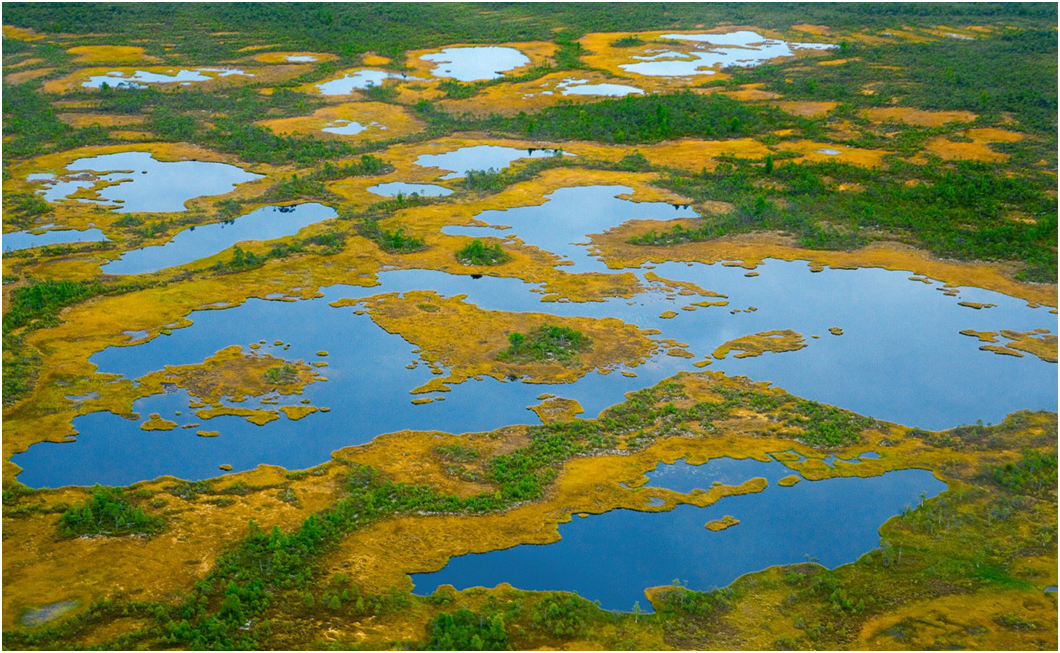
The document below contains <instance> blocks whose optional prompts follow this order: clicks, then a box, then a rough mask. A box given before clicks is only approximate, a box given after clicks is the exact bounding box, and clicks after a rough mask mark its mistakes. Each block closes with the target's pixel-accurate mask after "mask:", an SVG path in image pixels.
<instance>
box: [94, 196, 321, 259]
mask: <svg viewBox="0 0 1060 653" xmlns="http://www.w3.org/2000/svg"><path fill="white" fill-rule="evenodd" d="M336 215H337V213H336V212H335V209H333V208H331V207H330V206H324V205H323V204H300V205H297V206H263V207H261V208H260V209H257V210H255V211H251V212H250V213H248V214H246V215H244V216H240V217H238V218H235V219H234V220H232V221H230V222H215V223H213V224H207V225H201V226H198V227H189V228H187V229H185V230H184V231H181V232H179V233H177V235H175V236H173V239H172V240H170V241H169V242H168V243H166V244H164V245H154V246H151V247H144V248H142V249H136V250H133V251H131V252H126V253H125V254H123V255H122V257H121V258H120V259H118V260H116V261H111V262H110V263H108V264H106V265H104V266H103V272H104V273H105V274H145V273H150V272H157V271H159V270H163V269H165V268H169V267H173V266H175V265H184V264H186V263H191V262H193V261H197V260H199V259H201V258H205V257H207V256H212V255H214V254H217V253H219V252H223V251H225V250H226V249H228V248H229V247H231V246H232V245H235V244H236V243H241V242H244V241H248V240H273V239H274V238H282V237H284V236H292V235H294V234H296V233H298V231H299V230H301V229H302V228H303V227H307V226H309V225H311V224H315V223H317V222H320V221H322V220H328V219H330V218H334V217H335V216H336Z"/></svg>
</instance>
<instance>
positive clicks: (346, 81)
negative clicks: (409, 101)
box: [317, 70, 414, 95]
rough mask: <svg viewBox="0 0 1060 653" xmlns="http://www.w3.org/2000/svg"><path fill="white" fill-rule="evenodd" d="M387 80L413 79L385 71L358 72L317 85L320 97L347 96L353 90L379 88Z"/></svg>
mask: <svg viewBox="0 0 1060 653" xmlns="http://www.w3.org/2000/svg"><path fill="white" fill-rule="evenodd" d="M388 79H414V78H410V77H408V76H407V75H402V74H400V73H391V72H387V71H385V70H358V71H357V72H354V73H346V74H345V75H343V76H342V77H341V78H339V79H333V80H331V81H330V82H324V83H323V84H317V89H318V90H319V91H320V93H321V95H349V94H350V93H351V92H353V91H354V90H358V89H364V88H368V87H369V86H379V85H380V84H382V83H383V82H384V81H385V80H388Z"/></svg>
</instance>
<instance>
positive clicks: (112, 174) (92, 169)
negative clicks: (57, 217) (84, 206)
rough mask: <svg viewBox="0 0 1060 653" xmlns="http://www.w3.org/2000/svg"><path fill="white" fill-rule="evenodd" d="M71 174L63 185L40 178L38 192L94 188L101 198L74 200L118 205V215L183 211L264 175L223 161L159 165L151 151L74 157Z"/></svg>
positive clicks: (52, 197)
mask: <svg viewBox="0 0 1060 653" xmlns="http://www.w3.org/2000/svg"><path fill="white" fill-rule="evenodd" d="M66 170H67V171H69V172H72V173H82V175H77V176H78V177H81V176H87V177H89V179H73V180H66V181H62V180H60V181H55V180H53V181H50V182H49V181H47V180H44V181H43V184H44V189H43V190H42V191H40V193H41V195H42V196H43V197H44V199H46V200H48V201H49V202H56V201H61V200H63V199H67V198H69V196H70V195H71V194H72V193H73V192H75V191H76V190H78V189H79V188H93V187H94V186H95V185H96V184H97V183H98V182H106V183H108V184H109V185H106V186H103V187H102V188H99V189H98V190H97V191H96V194H97V195H98V196H99V198H100V199H98V200H96V199H88V198H77V201H80V202H90V203H95V204H103V205H116V207H115V208H114V209H113V210H114V211H117V212H118V213H136V212H154V213H175V212H178V211H185V210H187V207H185V206H184V203H185V202H187V201H188V200H190V199H192V198H194V197H202V196H209V195H221V194H224V193H227V192H230V191H231V190H232V189H234V188H235V187H236V186H238V185H239V184H242V183H244V182H248V181H252V180H254V179H260V178H261V176H262V175H258V174H254V173H252V172H247V171H245V170H243V169H241V168H238V167H236V166H234V165H229V164H227V163H215V162H210V161H159V160H157V159H155V158H154V156H153V155H152V154H151V153H150V152H119V153H115V154H101V155H99V156H94V157H85V158H81V159H77V160H75V161H73V162H71V163H70V164H69V165H67V166H66Z"/></svg>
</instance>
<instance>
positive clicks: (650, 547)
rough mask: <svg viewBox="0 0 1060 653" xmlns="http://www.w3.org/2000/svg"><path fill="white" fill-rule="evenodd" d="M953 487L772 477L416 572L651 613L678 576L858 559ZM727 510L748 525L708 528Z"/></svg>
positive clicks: (896, 476) (912, 476)
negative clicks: (695, 502)
mask: <svg viewBox="0 0 1060 653" xmlns="http://www.w3.org/2000/svg"><path fill="white" fill-rule="evenodd" d="M711 462H712V463H713V462H716V461H711ZM708 464H709V463H708ZM760 464H761V465H764V466H767V467H768V466H769V465H772V466H774V467H776V468H777V471H776V472H775V473H772V472H771V473H770V475H772V476H778V475H779V476H784V475H789V474H790V473H791V470H789V469H787V468H786V467H784V466H782V465H781V464H780V463H776V462H774V463H760ZM749 471H750V470H749ZM662 474H663V475H664V474H665V472H663V473H662ZM755 475H758V476H762V475H763V474H761V473H756V474H755ZM657 476H658V474H657ZM742 480H747V478H743V479H742ZM733 484H736V483H733ZM681 485H683V486H687V485H688V484H687V483H682V484H681ZM693 485H695V484H694V483H693ZM945 489H946V484H945V483H943V482H942V481H939V480H938V479H936V478H935V477H934V476H933V475H932V474H931V472H928V471H924V470H919V469H915V470H900V471H894V472H889V473H887V474H884V475H882V476H878V477H873V478H833V479H827V480H822V481H812V482H811V481H805V480H804V481H802V482H801V483H798V484H796V485H794V486H791V487H780V486H778V485H776V483H770V484H769V486H768V487H767V488H766V489H765V490H764V491H762V492H759V493H756V494H745V495H740V496H731V497H725V498H723V499H721V500H720V501H718V502H717V503H715V504H714V505H712V506H708V507H706V508H698V507H695V506H689V505H683V506H678V507H676V508H674V509H673V510H672V511H669V512H663V513H647V512H637V511H633V510H614V511H612V512H609V513H605V514H603V515H590V516H589V517H587V518H584V519H579V518H574V519H572V520H571V521H570V522H569V523H567V524H561V525H560V527H559V533H560V536H561V538H562V539H561V540H560V541H559V542H556V543H554V544H546V545H521V546H516V547H513V548H510V549H505V550H501V551H491V552H489V553H482V554H469V555H464V556H459V557H456V558H452V559H450V561H449V563H448V564H447V565H446V566H445V567H444V568H443V569H441V570H440V571H438V572H435V573H424V574H413V576H412V582H413V583H414V584H415V589H414V590H413V591H414V593H416V594H420V595H429V594H431V593H433V592H434V590H435V589H437V588H438V586H439V585H444V584H448V585H453V586H454V587H456V588H457V589H466V588H468V587H477V586H482V587H495V586H496V585H498V584H499V583H510V584H512V585H513V586H514V587H517V588H519V589H523V590H541V591H547V590H559V591H567V592H570V591H576V592H578V594H579V595H581V596H583V597H585V598H587V599H589V600H596V601H600V605H601V607H603V608H605V609H609V610H624V611H628V610H631V609H632V608H633V604H634V603H635V602H637V603H639V605H640V607H641V608H643V609H645V610H650V608H651V606H650V604H649V603H648V602H647V601H646V599H645V596H644V589H645V588H648V587H658V586H660V585H670V584H672V583H673V581H674V579H679V580H680V581H681V583H682V584H684V585H685V586H687V587H688V588H689V589H693V590H698V591H707V590H711V589H715V588H719V587H725V586H727V585H729V584H731V583H732V582H733V581H735V580H736V579H737V578H739V577H740V576H742V575H744V574H747V573H750V572H753V571H758V570H761V569H765V568H767V567H771V566H774V565H784V564H794V563H800V562H806V561H807V560H815V561H817V562H820V564H822V565H824V566H825V567H829V568H834V567H837V566H839V565H842V564H846V563H849V562H853V561H855V560H857V559H858V557H860V556H861V555H862V554H864V553H866V552H868V551H871V550H872V549H875V548H876V547H877V546H879V542H880V536H879V528H880V526H881V525H882V524H883V523H884V522H885V521H887V520H888V519H890V518H891V517H893V516H895V515H897V514H899V513H900V512H901V511H902V510H903V509H904V508H905V507H907V506H916V505H917V504H918V503H919V502H920V500H921V493H925V494H926V496H927V497H928V498H931V497H934V496H936V495H938V494H939V493H940V492H942V491H943V490H945ZM725 515H731V516H733V517H735V518H736V519H738V520H739V522H740V523H739V524H737V525H735V526H732V527H730V528H727V529H725V530H721V531H711V530H709V529H707V528H705V527H704V526H705V524H707V523H708V522H711V521H715V520H718V519H721V518H722V517H724V516H725Z"/></svg>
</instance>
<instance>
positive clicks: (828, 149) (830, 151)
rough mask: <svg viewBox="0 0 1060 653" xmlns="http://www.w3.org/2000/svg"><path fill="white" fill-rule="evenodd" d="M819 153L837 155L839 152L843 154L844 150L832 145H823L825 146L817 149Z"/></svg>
mask: <svg viewBox="0 0 1060 653" xmlns="http://www.w3.org/2000/svg"><path fill="white" fill-rule="evenodd" d="M817 153H818V154H827V155H828V156H836V155H837V154H842V153H843V151H842V150H836V149H833V148H831V147H823V148H821V149H819V150H817Z"/></svg>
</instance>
